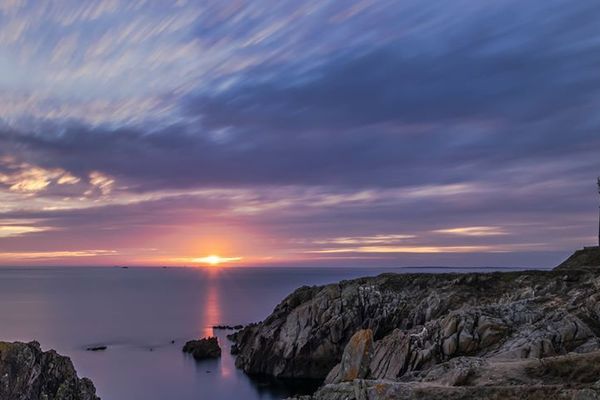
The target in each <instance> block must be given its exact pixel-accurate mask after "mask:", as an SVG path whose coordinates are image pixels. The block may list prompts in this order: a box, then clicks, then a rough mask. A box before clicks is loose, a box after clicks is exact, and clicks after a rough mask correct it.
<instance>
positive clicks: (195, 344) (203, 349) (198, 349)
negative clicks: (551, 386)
mask: <svg viewBox="0 0 600 400" xmlns="http://www.w3.org/2000/svg"><path fill="white" fill-rule="evenodd" d="M182 350H183V352H184V353H189V354H191V355H192V356H193V357H194V359H196V360H205V359H207V358H219V357H221V347H220V346H219V340H218V339H217V338H216V337H207V338H203V339H200V340H190V341H189V342H187V343H186V344H185V345H184V346H183V349H182Z"/></svg>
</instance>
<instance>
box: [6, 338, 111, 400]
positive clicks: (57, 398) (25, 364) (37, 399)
mask: <svg viewBox="0 0 600 400" xmlns="http://www.w3.org/2000/svg"><path fill="white" fill-rule="evenodd" d="M0 399H2V400H100V398H99V397H97V396H96V389H95V388H94V384H93V383H92V382H91V381H90V380H89V379H87V378H81V379H80V378H78V377H77V372H76V371H75V368H74V367H73V364H72V363H71V360H70V359H69V358H68V357H64V356H61V355H59V354H57V353H56V352H55V351H54V350H50V351H46V352H43V351H42V350H41V348H40V345H39V343H37V342H31V343H18V342H17V343H6V342H0Z"/></svg>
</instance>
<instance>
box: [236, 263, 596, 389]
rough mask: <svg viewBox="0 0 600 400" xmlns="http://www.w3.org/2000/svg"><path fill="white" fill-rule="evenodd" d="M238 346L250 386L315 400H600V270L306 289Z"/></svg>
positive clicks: (407, 277) (239, 338) (392, 277)
mask: <svg viewBox="0 0 600 400" xmlns="http://www.w3.org/2000/svg"><path fill="white" fill-rule="evenodd" d="M233 339H234V341H235V342H236V348H237V351H238V356H237V359H236V365H237V366H238V367H239V368H242V369H243V370H244V371H246V372H247V373H249V374H251V375H252V374H257V375H270V376H274V377H280V378H313V379H320V380H323V381H324V382H325V385H324V386H323V387H322V388H321V389H320V390H319V391H318V392H317V393H316V394H315V395H314V396H313V397H310V398H311V399H325V400H335V399H349V400H351V399H372V400H377V399H386V398H398V399H413V398H414V399H416V398H419V399H438V398H439V399H442V398H444V399H478V398H481V399H488V398H503V399H512V398H514V399H517V398H519V399H548V398H557V399H558V398H564V399H567V398H569V399H571V398H573V399H574V398H577V399H600V370H598V368H595V367H594V368H590V366H591V365H596V364H595V362H596V361H594V360H598V357H600V269H585V268H583V269H581V268H557V269H555V270H553V271H525V272H508V273H499V272H498V273H469V274H454V273H450V274H383V275H380V276H377V277H373V278H361V279H355V280H350V281H342V282H339V283H336V284H331V285H326V286H320V287H303V288H300V289H298V290H296V291H295V292H294V293H292V294H291V295H290V296H288V297H287V298H286V299H284V300H283V301H282V302H281V303H280V304H279V305H278V306H277V307H276V308H275V310H274V311H273V313H272V314H271V315H270V316H269V317H268V318H267V319H265V320H264V321H263V322H261V323H259V324H255V325H251V326H248V327H246V328H245V329H243V330H242V331H240V332H239V333H237V334H235V335H233ZM565 366H567V367H565ZM555 367H556V368H555ZM571 370H572V371H579V372H573V373H572V372H569V371H571ZM510 371H522V373H511V372H510ZM575 375H577V376H575ZM582 376H585V378H582ZM574 396H575V397H574ZM577 396H579V397H577ZM581 396H584V397H581ZM590 396H592V397H590Z"/></svg>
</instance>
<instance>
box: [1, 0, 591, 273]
mask: <svg viewBox="0 0 600 400" xmlns="http://www.w3.org/2000/svg"><path fill="white" fill-rule="evenodd" d="M515 16H517V17H515ZM599 19H600V6H599V5H598V4H597V3H596V2H594V1H591V0H582V1H578V2H569V1H566V0H557V1H555V2H553V3H552V5H551V6H549V5H548V4H547V3H544V2H522V1H517V0H507V1H502V2H496V3H493V4H482V2H481V1H477V0H458V1H457V2H452V3H449V2H447V1H442V0H432V1H428V2H423V1H418V0H406V1H402V2H398V1H387V0H382V1H372V0H352V1H348V2H323V1H318V0H306V1H302V2H297V1H276V2H274V1H269V0H256V1H252V2H222V1H213V0H209V1H203V2H190V1H177V2H148V1H146V0H128V1H124V0H107V1H81V0H56V1H46V2H40V1H34V0H6V1H2V2H0V226H2V227H3V228H4V231H3V233H0V252H4V253H3V254H4V256H0V263H5V264H6V263H12V264H14V263H15V262H16V261H15V260H17V261H18V259H22V260H29V261H27V262H30V263H38V262H39V263H40V264H42V263H44V262H45V261H44V260H46V259H52V260H55V262H56V263H60V262H61V261H60V260H61V257H62V259H63V260H67V261H65V262H68V260H70V259H71V258H74V259H77V257H90V260H92V259H94V254H95V257H98V258H97V259H99V260H102V262H104V263H117V262H127V261H130V262H132V263H133V262H135V263H137V264H144V263H153V262H159V261H160V262H163V261H165V262H169V261H168V260H171V261H173V260H193V259H195V258H202V257H204V256H205V255H206V254H239V255H240V257H243V258H244V262H250V261H252V260H257V261H256V262H258V263H260V262H265V263H283V262H285V261H286V260H288V261H289V260H291V261H294V262H299V263H300V262H315V263H317V262H318V263H323V262H335V261H334V260H337V261H339V263H357V264H359V263H366V264H373V263H378V264H383V263H386V265H405V264H411V265H430V263H434V262H436V263H439V264H452V265H481V264H482V263H487V260H492V261H493V262H494V263H496V264H498V265H500V264H504V263H509V264H511V263H517V262H520V263H529V262H531V263H532V265H534V266H539V265H546V263H548V262H549V260H554V259H555V258H556V257H560V254H562V253H561V252H565V251H567V250H569V249H570V248H572V247H574V246H576V247H579V246H581V245H582V244H583V243H587V242H590V243H591V242H592V241H594V240H595V235H596V232H595V228H596V226H595V225H594V224H593V223H591V222H590V221H592V220H595V212H596V204H595V196H596V193H595V187H594V178H595V176H596V175H597V174H598V173H600V172H599V171H600V161H599V158H598V151H597V149H598V148H600V136H599V135H598V132H599V129H600V117H598V112H597V110H598V107H600V100H599V99H600V80H599V78H598V73H597V70H596V69H597V68H594V66H596V65H599V64H600V56H599V55H600V42H598V40H595V39H594V38H596V37H598V33H599V25H598V23H597V21H598V20H599ZM2 221H4V222H2ZM6 221H12V222H6ZM65 243H68V244H69V245H70V246H71V247H69V248H68V249H66V248H65V247H64V246H65ZM141 244H143V245H141ZM211 247H212V248H211ZM214 248H217V250H219V252H217V251H216V250H215V249H214ZM82 249H83V250H82ZM86 249H106V250H86ZM149 249H153V250H149ZM20 251H22V252H23V253H20ZM95 251H97V253H94V252H95ZM103 252H104V253H103ZM110 252H116V253H110ZM557 252H558V253H560V254H558V255H557V254H556V253H557ZM18 254H30V256H29V258H28V257H27V256H25V255H24V256H23V257H20V256H19V255H18ZM32 254H33V255H35V257H32V256H31V255H32ZM40 254H45V255H46V257H50V258H46V259H44V258H43V257H41V256H40V257H38V258H36V257H37V256H38V255H40ZM69 254H75V256H69ZM77 254H87V255H89V256H86V255H81V256H77ZM490 254H491V256H490ZM9 255H10V257H14V258H10V262H9V261H7V260H8V259H9V258H7V257H9ZM49 255H54V256H49ZM483 255H485V256H486V257H487V258H484V257H483ZM19 257H20V258H19ZM511 257H512V258H511ZM267 259H268V260H267ZM269 260H270V261H269ZM519 260H523V261H519ZM86 262H91V261H89V260H86ZM182 262H183V261H182ZM186 262H187V261H186Z"/></svg>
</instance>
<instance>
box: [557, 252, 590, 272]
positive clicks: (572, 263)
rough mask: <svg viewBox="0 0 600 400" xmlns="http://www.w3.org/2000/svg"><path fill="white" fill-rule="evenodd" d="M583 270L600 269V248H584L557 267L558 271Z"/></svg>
mask: <svg viewBox="0 0 600 400" xmlns="http://www.w3.org/2000/svg"><path fill="white" fill-rule="evenodd" d="M581 268H583V269H586V268H598V269H600V247H584V248H583V249H581V250H577V251H576V252H575V253H573V254H572V255H571V256H570V257H569V258H567V259H566V260H565V261H564V262H563V263H562V264H560V265H559V266H558V267H556V269H559V270H564V269H581Z"/></svg>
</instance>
